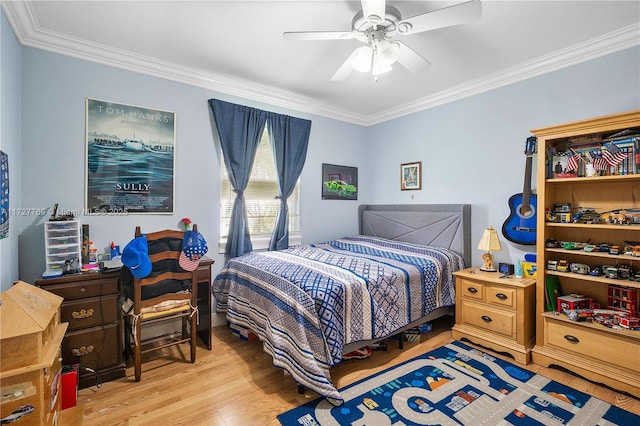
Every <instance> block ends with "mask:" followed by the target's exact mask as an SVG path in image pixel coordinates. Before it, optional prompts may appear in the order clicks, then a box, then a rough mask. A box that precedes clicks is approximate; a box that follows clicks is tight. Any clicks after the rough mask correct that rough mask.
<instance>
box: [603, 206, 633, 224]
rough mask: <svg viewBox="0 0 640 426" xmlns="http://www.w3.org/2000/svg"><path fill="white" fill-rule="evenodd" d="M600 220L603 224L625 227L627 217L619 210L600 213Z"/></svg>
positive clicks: (627, 222)
mask: <svg viewBox="0 0 640 426" xmlns="http://www.w3.org/2000/svg"><path fill="white" fill-rule="evenodd" d="M601 219H602V221H603V222H605V223H612V224H614V225H627V224H629V221H628V220H627V215H626V214H625V213H623V212H622V211H621V210H611V211H610V212H604V213H602V216H601Z"/></svg>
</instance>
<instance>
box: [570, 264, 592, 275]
mask: <svg viewBox="0 0 640 426" xmlns="http://www.w3.org/2000/svg"><path fill="white" fill-rule="evenodd" d="M571 272H573V273H574V274H581V275H588V274H589V272H591V268H590V267H589V265H585V264H584V263H572V264H571Z"/></svg>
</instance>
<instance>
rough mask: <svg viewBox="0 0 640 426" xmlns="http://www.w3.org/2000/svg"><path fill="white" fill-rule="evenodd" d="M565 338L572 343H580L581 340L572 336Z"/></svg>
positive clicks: (568, 335)
mask: <svg viewBox="0 0 640 426" xmlns="http://www.w3.org/2000/svg"><path fill="white" fill-rule="evenodd" d="M564 338H565V339H566V340H567V341H569V342H571V343H580V339H578V338H577V337H576V336H572V335H570V334H567V335H565V336H564Z"/></svg>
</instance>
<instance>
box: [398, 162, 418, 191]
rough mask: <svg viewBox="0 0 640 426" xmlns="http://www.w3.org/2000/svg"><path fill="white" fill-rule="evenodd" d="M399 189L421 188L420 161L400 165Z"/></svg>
mask: <svg viewBox="0 0 640 426" xmlns="http://www.w3.org/2000/svg"><path fill="white" fill-rule="evenodd" d="M400 189H401V190H403V191H409V190H413V189H422V161H416V162H415V163H404V164H401V165H400Z"/></svg>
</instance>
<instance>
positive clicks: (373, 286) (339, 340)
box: [213, 236, 464, 404]
mask: <svg viewBox="0 0 640 426" xmlns="http://www.w3.org/2000/svg"><path fill="white" fill-rule="evenodd" d="M462 268H464V260H463V258H462V256H460V255H459V254H457V253H455V252H453V251H451V250H448V249H443V248H437V247H426V246H420V245H416V244H409V243H401V242H397V241H390V240H385V239H381V238H375V237H365V236H356V237H346V238H342V239H338V240H333V241H329V242H326V243H323V244H312V245H303V246H298V247H292V248H289V249H286V250H283V251H270V252H255V253H250V254H246V255H244V256H241V257H238V258H234V259H231V260H230V261H229V262H227V264H226V265H225V266H224V268H223V269H222V271H221V272H220V273H219V274H218V276H217V277H216V279H215V280H214V282H213V294H214V296H215V297H216V309H217V311H219V312H226V313H227V319H228V320H229V321H230V322H232V323H235V324H238V325H241V326H244V327H248V328H250V329H252V330H253V331H255V332H256V334H257V335H258V336H259V337H260V339H261V340H262V341H263V344H264V350H265V352H267V353H268V354H270V355H271V356H272V357H273V364H274V365H276V366H278V367H282V368H284V369H285V370H287V371H288V372H289V374H291V376H292V377H293V378H294V379H295V380H296V381H297V382H298V383H300V384H302V385H304V386H305V387H307V388H309V389H311V390H313V391H315V392H317V393H318V394H320V395H322V396H324V397H327V398H329V400H330V401H331V402H333V403H334V404H340V403H341V402H342V397H341V396H340V393H339V392H338V391H337V389H336V388H335V387H334V386H333V384H332V382H331V377H330V374H329V369H330V368H331V367H332V366H334V365H336V364H338V363H340V362H341V361H342V349H343V347H344V346H345V345H347V344H349V343H353V342H358V341H366V340H370V339H377V338H380V339H382V338H385V337H387V336H390V335H393V334H395V332H396V331H397V330H398V329H400V328H402V327H404V326H406V325H407V324H409V323H411V322H412V321H415V320H417V319H419V318H421V317H423V316H425V315H427V314H429V313H430V312H432V311H433V310H435V309H437V308H440V307H444V306H451V305H453V304H454V300H455V286H454V280H453V276H452V272H454V271H456V270H459V269H462Z"/></svg>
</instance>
